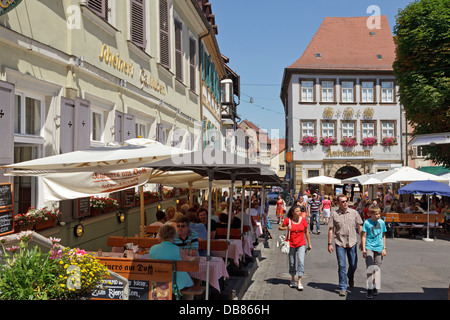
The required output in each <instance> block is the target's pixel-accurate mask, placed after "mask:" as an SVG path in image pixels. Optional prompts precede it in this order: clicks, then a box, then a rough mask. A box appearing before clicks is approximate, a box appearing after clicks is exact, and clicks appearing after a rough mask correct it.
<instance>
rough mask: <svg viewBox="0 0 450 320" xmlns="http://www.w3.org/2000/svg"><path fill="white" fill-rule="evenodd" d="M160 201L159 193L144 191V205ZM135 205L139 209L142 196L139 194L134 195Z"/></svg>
mask: <svg viewBox="0 0 450 320" xmlns="http://www.w3.org/2000/svg"><path fill="white" fill-rule="evenodd" d="M158 201H159V193H158V192H152V191H144V204H149V203H153V202H158ZM134 205H135V206H136V207H139V206H140V205H141V194H140V193H139V192H137V193H136V194H135V195H134Z"/></svg>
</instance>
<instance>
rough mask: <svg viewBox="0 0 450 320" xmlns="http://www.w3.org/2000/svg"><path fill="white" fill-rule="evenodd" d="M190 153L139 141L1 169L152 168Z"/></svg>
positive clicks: (80, 169) (145, 140)
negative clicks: (160, 162)
mask: <svg viewBox="0 0 450 320" xmlns="http://www.w3.org/2000/svg"><path fill="white" fill-rule="evenodd" d="M189 152H191V151H186V150H182V149H178V148H174V147H171V146H166V145H163V144H161V143H159V142H157V141H154V140H148V139H142V138H136V139H130V140H127V141H125V143H124V144H123V145H118V146H105V147H98V148H92V149H85V150H79V151H73V152H68V153H63V154H58V155H54V156H49V157H45V158H39V159H35V160H30V161H24V162H20V163H15V164H10V165H7V166H3V167H1V168H2V169H6V170H7V171H8V169H9V170H12V169H21V170H23V169H25V170H34V171H36V172H35V173H39V171H53V172H76V171H95V170H100V169H104V170H121V169H130V168H137V167H139V166H142V165H146V166H148V165H149V164H151V163H153V162H156V161H160V160H164V159H167V158H170V157H171V156H173V155H180V154H184V153H189Z"/></svg>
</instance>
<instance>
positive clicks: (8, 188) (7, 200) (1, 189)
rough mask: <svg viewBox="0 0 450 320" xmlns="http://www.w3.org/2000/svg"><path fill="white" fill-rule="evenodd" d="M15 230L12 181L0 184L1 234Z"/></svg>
mask: <svg viewBox="0 0 450 320" xmlns="http://www.w3.org/2000/svg"><path fill="white" fill-rule="evenodd" d="M13 232H14V195H13V187H12V183H2V184H0V236H3V235H5V234H8V233H13Z"/></svg>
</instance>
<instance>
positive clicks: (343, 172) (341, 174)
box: [334, 166, 362, 201]
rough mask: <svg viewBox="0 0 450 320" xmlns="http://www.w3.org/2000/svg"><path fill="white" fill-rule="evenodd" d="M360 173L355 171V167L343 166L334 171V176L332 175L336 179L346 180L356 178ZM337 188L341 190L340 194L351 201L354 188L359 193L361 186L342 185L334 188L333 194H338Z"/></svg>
mask: <svg viewBox="0 0 450 320" xmlns="http://www.w3.org/2000/svg"><path fill="white" fill-rule="evenodd" d="M360 175H361V172H360V171H359V170H358V169H356V168H355V167H352V166H344V167H342V168H340V169H339V170H338V171H336V174H335V175H334V177H335V178H336V179H341V180H343V179H348V178H352V177H356V176H360ZM337 188H342V193H343V194H346V195H347V198H348V199H349V200H350V201H352V200H354V194H355V188H358V189H356V190H357V191H358V192H359V193H360V191H361V190H362V189H361V188H362V186H361V185H351V184H344V185H343V186H342V187H340V186H339V187H336V186H335V190H334V191H335V193H336V194H338V193H339V192H337V191H336V189H337Z"/></svg>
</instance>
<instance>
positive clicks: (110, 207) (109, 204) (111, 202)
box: [103, 198, 119, 213]
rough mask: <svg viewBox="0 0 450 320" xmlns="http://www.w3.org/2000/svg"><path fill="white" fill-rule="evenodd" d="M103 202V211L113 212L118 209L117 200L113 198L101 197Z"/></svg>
mask: <svg viewBox="0 0 450 320" xmlns="http://www.w3.org/2000/svg"><path fill="white" fill-rule="evenodd" d="M103 201H104V202H105V208H104V209H103V213H108V212H114V211H116V210H117V209H119V201H118V200H117V199H114V198H103Z"/></svg>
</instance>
